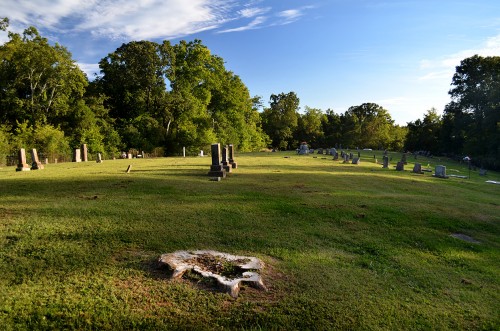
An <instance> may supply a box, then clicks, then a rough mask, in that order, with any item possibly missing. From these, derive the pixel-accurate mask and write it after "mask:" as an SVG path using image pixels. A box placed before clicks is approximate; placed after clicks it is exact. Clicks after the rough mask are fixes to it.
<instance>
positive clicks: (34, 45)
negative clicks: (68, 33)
mask: <svg viewBox="0 0 500 331" xmlns="http://www.w3.org/2000/svg"><path fill="white" fill-rule="evenodd" d="M9 39H10V40H9V41H8V42H7V43H5V44H4V45H2V46H0V61H1V63H0V102H1V107H2V113H1V114H0V119H1V120H3V121H4V123H5V122H7V123H10V124H12V125H13V128H14V129H15V128H16V126H17V123H20V122H23V121H28V122H29V124H30V126H31V127H32V128H34V129H35V128H36V127H37V126H38V125H42V124H47V123H51V122H53V121H57V118H58V117H59V116H63V115H65V114H67V113H68V112H69V111H70V110H71V104H72V103H73V102H75V100H78V99H80V98H82V96H83V94H84V92H85V87H86V86H87V79H86V77H85V75H84V74H83V72H82V71H81V70H80V69H79V68H78V66H77V65H76V64H75V62H74V61H73V60H72V58H71V54H70V53H69V52H68V50H67V49H66V48H64V47H62V46H60V45H58V44H56V45H54V46H51V45H49V43H48V41H47V39H46V38H43V37H41V36H40V34H39V33H38V31H37V30H36V29H35V28H34V27H30V28H28V29H26V30H25V31H24V33H23V36H22V37H21V36H20V35H18V34H14V33H9Z"/></svg>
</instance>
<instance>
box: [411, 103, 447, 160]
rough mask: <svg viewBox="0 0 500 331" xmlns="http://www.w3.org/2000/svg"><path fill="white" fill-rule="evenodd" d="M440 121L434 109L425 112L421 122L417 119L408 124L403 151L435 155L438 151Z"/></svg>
mask: <svg viewBox="0 0 500 331" xmlns="http://www.w3.org/2000/svg"><path fill="white" fill-rule="evenodd" d="M441 128H442V120H441V117H440V116H439V115H438V114H437V111H436V109H435V108H432V109H430V110H428V111H427V113H426V114H425V115H424V118H423V120H420V119H417V120H416V121H414V122H409V123H408V134H407V136H406V142H405V149H406V150H410V151H422V150H423V151H430V152H432V153H437V152H439V150H440V136H441Z"/></svg>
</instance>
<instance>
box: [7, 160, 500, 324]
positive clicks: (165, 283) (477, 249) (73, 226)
mask: <svg viewBox="0 0 500 331" xmlns="http://www.w3.org/2000/svg"><path fill="white" fill-rule="evenodd" d="M361 153H362V163H361V164H360V165H352V164H342V163H341V162H340V161H333V160H332V157H331V156H326V155H323V156H321V155H309V156H298V155H296V154H294V153H282V152H280V153H249V154H242V155H237V156H236V160H237V162H238V169H235V170H234V172H233V173H232V174H231V175H230V176H228V178H226V179H225V180H223V181H221V182H212V181H209V180H208V176H207V172H208V170H209V164H210V158H209V157H205V158H200V157H196V158H194V157H191V158H162V159H134V160H115V161H112V160H105V161H104V163H102V164H96V163H93V162H88V163H61V164H49V165H47V166H46V169H44V170H41V171H31V172H15V168H14V167H4V168H2V169H0V274H1V276H0V297H1V298H5V300H0V325H2V326H5V328H6V329H7V330H9V329H45V328H48V329H64V328H68V329H221V328H230V329H241V328H244V329H252V328H253V329H259V328H263V329H332V328H341V329H398V330H399V329H450V330H455V329H496V328H497V327H498V325H499V323H500V318H499V315H498V311H500V309H499V308H500V306H499V302H500V295H499V293H500V288H499V278H500V265H499V262H498V261H500V254H499V247H500V246H499V244H500V241H499V236H498V235H499V233H500V231H499V221H500V202H499V201H500V200H499V198H500V186H498V185H492V184H487V183H485V180H487V179H492V180H497V181H498V180H500V176H499V174H497V173H488V175H487V177H481V176H479V175H478V173H477V171H472V172H471V178H470V179H461V178H450V179H439V178H433V177H432V176H431V174H430V173H425V174H423V175H420V174H413V173H411V169H412V168H413V162H415V160H414V159H413V157H409V158H408V162H409V164H408V165H407V166H406V171H404V172H396V171H395V170H394V168H393V166H394V165H395V163H396V161H397V160H399V158H400V154H397V153H394V154H391V156H392V157H393V161H392V162H391V167H390V168H389V169H382V165H381V164H376V163H375V162H374V159H373V153H376V157H377V159H378V161H379V163H381V160H382V154H381V152H379V151H377V152H361ZM365 154H366V155H365ZM285 157H286V158H285ZM417 161H420V162H421V163H422V164H423V166H424V168H425V167H426V166H427V164H428V163H429V164H430V166H431V168H432V169H434V166H435V165H437V164H444V165H446V166H447V167H448V169H450V170H453V171H452V172H451V173H454V174H459V175H468V169H467V165H466V164H458V163H454V162H451V161H449V160H446V159H441V160H439V159H436V158H434V159H425V158H420V157H419V159H418V160H417ZM129 164H130V165H132V171H131V173H129V174H126V173H125V170H126V169H127V166H128V165H129ZM453 233H463V234H466V235H468V236H471V237H473V238H474V239H476V240H478V241H479V242H480V244H473V243H468V242H465V241H462V240H459V239H456V238H453V237H451V234H453ZM179 249H215V250H220V251H225V252H229V253H233V254H241V255H253V256H257V257H259V258H262V259H263V260H264V261H265V262H266V264H267V268H266V269H265V271H264V281H265V282H266V285H267V286H268V287H269V291H268V292H266V293H261V292H258V291H256V290H254V289H251V288H243V290H242V292H241V295H240V297H239V298H238V299H236V300H234V299H232V298H230V297H229V296H228V295H225V294H222V293H218V292H213V291H206V290H201V289H199V288H198V287H197V286H196V284H195V283H192V282H189V281H182V282H177V281H171V280H169V279H168V278H167V277H166V274H165V273H164V272H162V271H161V270H157V269H156V267H155V261H156V260H157V258H158V257H159V255H160V254H162V253H166V252H172V251H175V250H179Z"/></svg>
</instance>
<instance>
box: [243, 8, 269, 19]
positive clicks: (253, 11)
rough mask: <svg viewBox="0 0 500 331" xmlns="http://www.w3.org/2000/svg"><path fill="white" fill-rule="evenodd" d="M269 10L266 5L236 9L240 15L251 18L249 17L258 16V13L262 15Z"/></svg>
mask: <svg viewBox="0 0 500 331" xmlns="http://www.w3.org/2000/svg"><path fill="white" fill-rule="evenodd" d="M270 10H271V8H270V7H266V8H257V7H253V8H245V9H242V10H240V11H238V13H239V14H240V15H241V16H242V17H247V18H251V17H255V16H258V15H263V14H265V13H267V12H269V11H270Z"/></svg>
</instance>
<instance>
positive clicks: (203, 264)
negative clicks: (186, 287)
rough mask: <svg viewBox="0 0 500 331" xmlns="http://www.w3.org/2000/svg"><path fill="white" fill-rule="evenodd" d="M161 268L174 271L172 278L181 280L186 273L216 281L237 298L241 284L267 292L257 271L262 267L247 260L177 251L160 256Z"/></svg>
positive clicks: (225, 255) (224, 255) (242, 257)
mask: <svg viewBox="0 0 500 331" xmlns="http://www.w3.org/2000/svg"><path fill="white" fill-rule="evenodd" d="M159 263H160V266H167V267H168V268H169V269H171V270H172V271H173V273H172V278H182V276H183V275H184V274H185V273H186V272H187V271H189V270H192V271H194V272H196V273H198V274H200V275H201V276H203V277H207V278H210V279H214V280H216V281H217V284H218V286H219V288H220V289H221V290H222V291H223V292H226V293H228V294H229V295H231V296H232V297H233V298H237V297H238V294H239V292H240V286H241V283H248V284H249V285H250V286H252V287H254V288H256V289H259V290H264V291H266V290H267V288H266V286H265V285H264V282H263V281H262V277H261V276H260V274H259V271H260V270H262V268H263V267H264V263H263V262H262V261H261V260H260V259H258V258H256V257H250V256H237V255H231V254H227V253H221V252H217V251H177V252H174V253H168V254H163V255H162V256H160V259H159Z"/></svg>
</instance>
